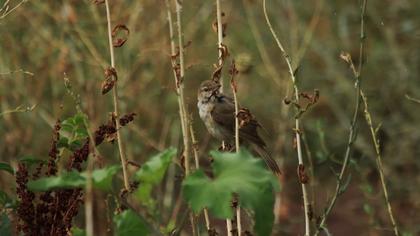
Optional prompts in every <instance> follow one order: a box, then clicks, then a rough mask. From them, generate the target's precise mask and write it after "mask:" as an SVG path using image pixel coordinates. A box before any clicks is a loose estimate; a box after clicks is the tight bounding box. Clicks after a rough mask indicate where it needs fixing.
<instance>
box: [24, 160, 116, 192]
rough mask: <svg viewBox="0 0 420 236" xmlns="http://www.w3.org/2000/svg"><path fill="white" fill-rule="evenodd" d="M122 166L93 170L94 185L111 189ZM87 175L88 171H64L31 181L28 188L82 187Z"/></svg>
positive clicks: (84, 184) (42, 189)
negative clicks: (113, 180) (113, 179)
mask: <svg viewBox="0 0 420 236" xmlns="http://www.w3.org/2000/svg"><path fill="white" fill-rule="evenodd" d="M120 168H121V167H120V166H117V165H114V166H109V167H106V168H104V169H98V170H94V171H92V179H93V186H94V187H96V188H99V189H102V190H109V189H110V186H111V182H112V178H113V176H114V175H115V174H116V173H117V172H118V171H119V170H120ZM86 176H87V174H86V172H83V173H79V172H77V171H72V172H64V173H62V174H61V175H59V176H52V177H44V178H40V179H37V180H32V181H29V182H28V188H29V189H30V190H32V191H48V190H51V189H56V188H82V187H85V186H86Z"/></svg>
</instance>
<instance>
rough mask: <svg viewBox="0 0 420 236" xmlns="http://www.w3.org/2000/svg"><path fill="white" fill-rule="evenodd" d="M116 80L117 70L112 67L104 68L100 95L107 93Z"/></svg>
mask: <svg viewBox="0 0 420 236" xmlns="http://www.w3.org/2000/svg"><path fill="white" fill-rule="evenodd" d="M117 80H118V75H117V71H116V70H115V68H113V67H108V68H106V69H105V80H104V81H103V82H102V85H101V88H102V95H104V94H106V93H108V92H109V91H110V90H111V89H112V88H113V87H114V85H115V83H116V82H117Z"/></svg>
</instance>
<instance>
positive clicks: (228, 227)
mask: <svg viewBox="0 0 420 236" xmlns="http://www.w3.org/2000/svg"><path fill="white" fill-rule="evenodd" d="M226 230H227V235H228V236H232V220H231V219H226Z"/></svg>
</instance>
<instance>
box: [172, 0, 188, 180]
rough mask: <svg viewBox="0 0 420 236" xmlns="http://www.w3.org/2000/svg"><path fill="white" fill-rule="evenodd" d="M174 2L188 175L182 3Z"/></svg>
mask: <svg viewBox="0 0 420 236" xmlns="http://www.w3.org/2000/svg"><path fill="white" fill-rule="evenodd" d="M175 3H176V18H177V24H176V26H177V30H178V48H179V66H180V78H176V79H177V80H176V83H177V86H178V88H177V90H178V95H179V99H180V100H179V102H180V104H179V105H180V107H179V109H180V115H181V126H182V127H181V128H182V137H183V141H184V168H185V174H186V175H189V173H190V164H189V163H190V162H189V160H190V150H191V147H190V137H189V132H188V125H187V123H188V118H187V116H186V114H187V112H186V108H185V98H184V76H185V63H184V37H183V33H182V22H181V20H182V18H181V12H182V5H181V2H180V1H179V0H175Z"/></svg>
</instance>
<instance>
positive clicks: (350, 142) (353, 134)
mask: <svg viewBox="0 0 420 236" xmlns="http://www.w3.org/2000/svg"><path fill="white" fill-rule="evenodd" d="M366 4H367V0H364V1H363V3H362V6H361V14H360V47H359V66H358V69H357V70H356V68H355V66H354V64H353V61H352V59H351V56H350V55H349V54H345V53H342V54H341V58H342V59H343V60H345V61H346V62H347V63H348V64H349V66H350V68H351V70H352V71H353V75H354V77H355V81H356V82H355V83H356V91H355V93H356V101H355V108H354V112H353V118H352V121H351V123H350V131H349V138H348V141H347V148H346V152H345V154H344V162H343V165H342V167H341V171H340V175H339V176H338V179H337V185H336V187H335V192H334V195H333V197H332V198H331V200H330V203H329V204H328V207H327V208H326V210H325V212H324V214H323V215H322V216H321V221H320V223H319V225H318V226H317V231H316V233H315V235H318V234H319V231H320V230H321V229H324V226H325V222H326V220H327V218H328V215H329V214H330V213H331V211H332V209H333V207H334V206H335V203H336V201H337V197H338V196H339V195H340V194H341V193H342V190H341V188H342V184H343V178H344V174H345V173H346V170H347V167H348V163H349V160H350V152H351V149H352V147H353V143H354V141H355V139H356V131H355V130H356V124H357V119H358V114H359V106H360V92H361V87H360V86H361V73H362V65H363V63H362V62H363V55H364V41H365V28H364V25H365V23H364V21H365V15H366Z"/></svg>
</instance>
